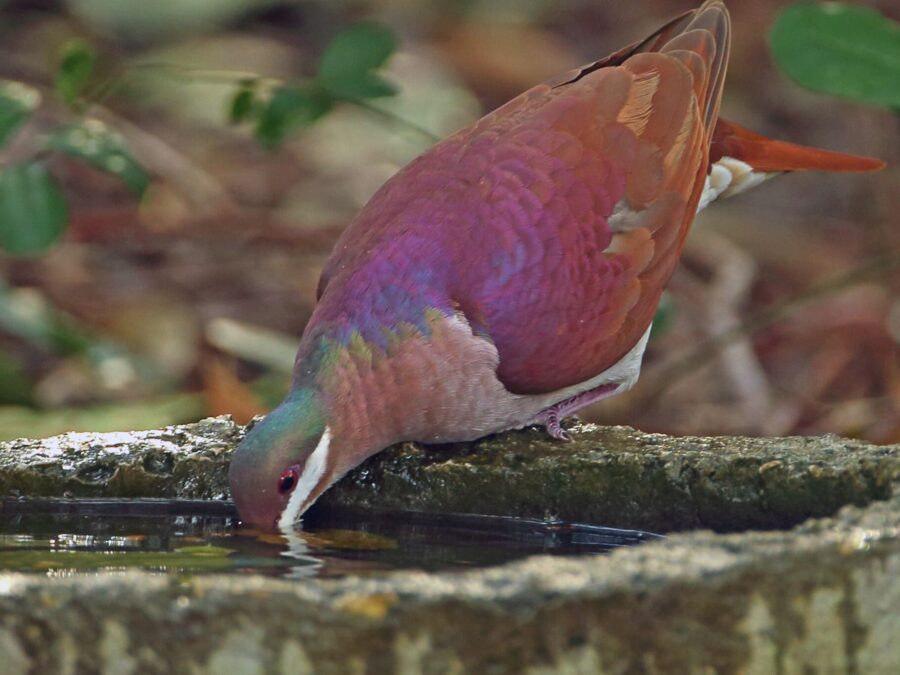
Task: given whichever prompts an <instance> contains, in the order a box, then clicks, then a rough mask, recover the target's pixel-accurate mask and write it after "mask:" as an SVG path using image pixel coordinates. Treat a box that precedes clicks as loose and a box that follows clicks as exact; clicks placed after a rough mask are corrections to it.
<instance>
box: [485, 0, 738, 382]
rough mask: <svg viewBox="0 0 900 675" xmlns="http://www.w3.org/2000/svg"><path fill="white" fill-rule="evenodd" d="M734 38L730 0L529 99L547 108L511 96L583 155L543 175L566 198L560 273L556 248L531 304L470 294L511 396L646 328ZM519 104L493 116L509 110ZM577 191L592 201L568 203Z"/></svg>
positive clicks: (529, 294) (609, 357)
mask: <svg viewBox="0 0 900 675" xmlns="http://www.w3.org/2000/svg"><path fill="white" fill-rule="evenodd" d="M729 36H730V22H729V17H728V13H727V11H726V9H725V7H724V5H723V4H722V3H721V2H717V1H713V2H707V3H705V4H704V5H703V6H702V7H701V8H699V9H698V10H696V11H694V12H690V13H688V14H686V15H684V16H682V17H679V18H678V19H676V20H675V21H673V22H671V23H669V24H667V26H665V27H663V28H662V29H660V31H658V32H657V33H654V35H652V36H651V37H650V38H648V39H647V40H644V41H642V42H640V43H636V44H635V45H633V46H631V47H629V48H626V49H625V50H622V51H621V52H618V53H617V54H615V55H613V56H612V57H609V58H608V59H605V60H604V61H601V62H598V64H592V65H590V66H587V67H586V68H583V69H582V70H580V71H578V72H577V73H575V74H574V75H573V76H571V77H569V78H568V79H565V80H564V82H563V83H562V84H558V85H555V86H554V88H553V89H552V91H551V92H550V93H546V92H544V93H541V94H538V93H535V94H533V97H534V98H536V99H538V98H540V96H544V97H547V96H555V97H557V98H556V99H555V100H553V101H550V102H549V103H548V102H546V101H543V100H542V101H540V103H539V104H537V105H540V106H543V107H542V108H541V109H538V110H536V111H535V110H534V109H531V110H529V106H528V105H527V103H523V102H519V103H518V105H520V106H522V107H523V108H524V109H523V114H529V113H530V114H534V115H535V116H536V117H537V118H538V119H544V120H545V121H546V120H552V124H550V129H548V130H547V131H545V134H546V136H552V135H553V133H557V134H562V135H564V136H565V137H567V138H573V137H574V138H576V139H577V141H578V145H579V146H580V147H579V148H578V150H577V151H576V150H575V149H573V147H572V146H571V144H569V145H564V147H565V148H566V150H565V152H567V153H569V154H571V155H574V154H575V153H576V152H578V153H580V154H579V160H578V162H577V163H572V162H570V165H571V166H572V168H571V170H570V171H569V172H568V173H567V172H565V171H561V170H560V171H556V172H552V173H551V175H553V176H554V181H555V185H553V186H552V188H553V189H554V190H556V191H557V192H560V193H566V192H568V194H569V197H568V199H569V200H570V203H569V204H568V205H567V206H560V207H559V208H568V210H569V215H570V218H571V220H570V222H568V223H562V224H561V225H560V226H559V230H558V236H559V239H560V240H561V241H562V242H563V244H562V246H563V250H562V251H560V252H559V253H558V259H557V265H556V267H555V268H553V267H550V266H549V265H548V258H551V257H552V253H555V251H549V250H548V251H545V256H544V259H543V260H542V261H540V263H539V264H543V265H545V268H544V270H543V271H542V273H541V274H538V275H536V276H538V277H540V279H541V283H542V284H543V286H542V287H534V286H533V285H532V284H526V286H527V288H526V289H525V293H524V295H525V296H526V297H525V298H523V297H522V296H523V293H522V292H521V291H520V292H519V293H517V294H513V293H510V294H508V295H507V297H501V298H496V297H482V298H478V300H479V301H480V302H479V303H477V304H478V309H479V310H480V311H482V313H485V314H486V316H485V317H484V323H485V325H486V327H487V332H488V333H489V334H490V336H491V337H492V339H493V340H494V342H495V344H496V345H497V347H498V350H499V352H500V367H499V370H498V374H499V376H500V379H501V380H502V381H503V383H504V384H505V385H506V386H507V388H508V389H510V390H511V391H514V392H518V393H543V392H549V391H555V390H557V389H560V388H563V387H566V386H570V385H573V384H577V383H579V382H583V381H585V380H587V379H590V378H591V377H593V376H595V375H597V374H599V373H601V372H602V371H603V370H605V369H606V368H608V367H610V366H612V365H613V364H614V363H615V362H616V361H618V360H619V359H620V358H621V357H622V356H623V355H624V354H625V353H626V352H628V351H629V349H630V348H631V347H632V346H633V345H634V344H635V343H636V342H637V340H639V339H640V337H641V336H642V335H643V333H644V331H645V330H646V329H647V327H648V326H649V324H650V322H651V321H652V318H653V315H654V313H655V311H656V307H657V305H658V302H659V297H660V294H661V292H662V290H663V287H664V286H665V284H666V282H667V281H668V279H669V277H670V276H671V274H672V272H673V271H674V268H675V266H676V264H677V261H678V258H679V256H680V253H681V249H682V246H683V243H684V239H685V237H686V235H687V232H688V228H689V226H690V223H691V221H692V220H693V217H694V215H695V213H696V208H697V203H698V200H699V197H700V193H701V191H702V188H703V183H704V179H705V176H706V173H707V169H708V157H709V145H710V140H711V134H712V129H713V128H714V127H715V124H716V120H717V118H718V110H719V101H720V99H721V93H722V86H723V82H724V78H725V69H726V64H727V62H728V53H729V40H730V38H729ZM614 64H617V65H614ZM515 105H517V102H516V101H513V102H512V103H511V104H510V106H511V107H510V109H509V110H507V111H505V112H504V110H503V109H501V110H500V111H498V114H500V115H509V116H513V117H514V116H516V114H517V113H516V109H515V107H514V106H515ZM561 109H562V110H563V112H559V110H561ZM546 136H545V138H546ZM534 145H535V146H536V147H537V148H541V147H542V143H541V141H536V142H535V143H534ZM545 147H546V146H545ZM513 152H514V151H513V150H512V149H511V150H510V153H513ZM530 152H531V154H532V156H533V154H534V153H533V148H532V151H530ZM554 152H555V153H556V154H560V152H561V151H554V150H552V149H551V150H550V153H549V154H551V155H552V154H554ZM535 161H536V160H535ZM592 182H593V185H591V183H592ZM584 185H587V189H586V190H583V191H585V192H587V193H591V191H593V193H594V198H593V201H592V202H591V204H589V205H586V203H578V202H577V200H575V202H574V203H572V201H573V200H572V197H571V195H572V194H577V193H579V190H580V189H582V188H583V186H584ZM548 189H550V188H548ZM598 193H600V196H599V197H598V196H597V194H598ZM604 196H605V197H606V198H607V201H605V202H604V199H603V197H604ZM611 196H615V203H613V204H610V203H609V198H610V197H611ZM547 206H548V208H550V209H551V210H552V209H553V208H555V207H556V204H555V203H554V201H553V200H550V201H548V202H547ZM547 241H549V240H547ZM573 257H574V258H575V259H576V262H575V264H572V258H573ZM535 298H536V299H537V302H531V303H529V301H530V300H534V299H535ZM514 299H519V302H515V301H513V302H512V303H510V300H514ZM502 303H507V305H506V307H505V308H504V309H498V307H499V306H501V305H502ZM485 309H486V310H487V311H486V312H485V311H484V310H485ZM492 310H493V311H492Z"/></svg>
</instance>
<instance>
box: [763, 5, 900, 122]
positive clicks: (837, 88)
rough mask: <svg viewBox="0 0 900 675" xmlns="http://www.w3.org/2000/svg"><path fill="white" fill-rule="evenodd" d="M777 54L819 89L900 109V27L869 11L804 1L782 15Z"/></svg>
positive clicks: (775, 35)
mask: <svg viewBox="0 0 900 675" xmlns="http://www.w3.org/2000/svg"><path fill="white" fill-rule="evenodd" d="M770 38H771V45H772V52H773V54H774V56H775V60H776V62H777V63H778V65H779V67H781V69H782V70H784V72H786V73H787V74H788V75H789V76H790V77H791V78H793V79H794V80H796V81H797V82H798V83H799V84H801V85H803V86H805V87H807V88H809V89H812V90H814V91H819V92H824V93H828V94H833V95H835V96H842V97H845V98H850V99H853V100H856V101H861V102H863V103H869V104H872V105H883V106H888V107H892V108H895V109H900V25H898V24H897V23H896V22H894V21H891V20H890V19H888V18H887V17H884V16H882V15H881V14H879V13H878V12H877V11H875V10H873V9H869V8H867V7H860V6H855V5H846V4H843V3H839V2H825V3H800V4H796V5H792V6H790V7H788V8H787V9H785V10H784V11H782V12H781V14H779V16H778V18H777V20H776V22H775V26H774V27H773V29H772V33H771V36H770Z"/></svg>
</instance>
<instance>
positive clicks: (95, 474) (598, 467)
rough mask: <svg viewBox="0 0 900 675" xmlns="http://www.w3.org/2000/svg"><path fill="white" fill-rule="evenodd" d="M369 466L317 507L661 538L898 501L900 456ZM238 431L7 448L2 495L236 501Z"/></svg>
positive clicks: (189, 430)
mask: <svg viewBox="0 0 900 675" xmlns="http://www.w3.org/2000/svg"><path fill="white" fill-rule="evenodd" d="M573 435H574V437H575V439H576V440H575V441H574V442H573V443H559V442H556V441H553V440H551V439H549V438H548V437H547V435H546V434H544V433H543V432H541V431H533V430H532V431H523V432H515V433H508V434H502V435H499V436H495V437H493V438H490V439H487V440H484V441H481V442H478V443H473V444H460V445H454V446H443V447H429V448H423V447H421V446H416V445H413V444H404V445H401V446H398V447H395V448H391V449H389V450H387V451H385V452H383V453H381V454H380V455H377V456H376V457H374V458H372V459H371V460H369V461H368V462H366V463H365V464H364V465H363V466H361V467H359V469H357V470H356V471H354V472H353V473H351V474H350V475H348V476H347V477H346V478H345V479H344V480H343V481H341V483H339V484H338V485H337V486H335V488H333V489H332V490H331V491H329V492H328V493H326V495H325V497H324V498H323V500H322V503H323V504H325V505H327V504H337V505H343V506H361V507H365V508H393V509H414V510H420V511H433V512H438V511H439V512H478V513H487V514H496V515H514V516H528V517H538V518H540V517H544V516H545V515H553V516H556V517H559V518H563V519H567V520H579V521H590V522H600V523H603V524H605V525H610V526H621V527H634V528H641V529H646V530H655V531H660V532H663V531H674V530H685V529H693V528H700V527H703V528H710V529H714V530H717V531H738V530H745V529H772V528H786V527H790V526H793V525H795V524H797V523H800V522H802V521H803V520H805V519H807V518H809V517H819V516H826V515H830V514H833V513H834V512H835V511H837V509H839V508H840V507H842V506H844V505H845V504H857V505H863V504H867V503H868V502H870V501H871V500H873V499H885V498H887V497H888V496H889V495H890V494H891V484H892V482H893V481H894V480H896V479H897V478H898V477H900V448H898V447H897V446H883V447H879V446H872V445H868V444H865V443H861V442H857V441H850V440H846V439H841V438H838V437H833V436H826V437H820V438H777V439H752V438H732V437H720V438H671V437H667V436H663V435H659V434H644V433H641V432H638V431H635V430H633V429H629V428H626V427H596V426H592V425H584V426H581V427H579V428H577V429H575V430H573ZM242 436H243V429H242V428H241V427H239V426H237V425H235V424H234V423H232V422H231V421H230V420H228V419H227V418H217V419H208V420H204V421H202V422H198V423H196V424H189V425H184V426H177V427H171V428H169V429H165V430H162V431H148V432H135V433H130V434H67V435H64V436H58V437H55V438H51V439H44V440H36V441H27V440H20V441H12V442H7V443H0V494H6V495H9V494H20V495H27V496H56V497H59V496H63V495H64V494H66V495H69V496H74V497H183V498H224V497H226V496H227V492H228V485H227V480H226V470H225V469H226V465H227V462H228V456H229V453H230V451H231V450H232V449H233V447H234V446H235V444H236V443H237V442H238V441H239V440H240V439H241V438H242Z"/></svg>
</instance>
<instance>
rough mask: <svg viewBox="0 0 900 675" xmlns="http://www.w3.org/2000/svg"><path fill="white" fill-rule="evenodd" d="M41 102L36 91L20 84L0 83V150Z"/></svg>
mask: <svg viewBox="0 0 900 675" xmlns="http://www.w3.org/2000/svg"><path fill="white" fill-rule="evenodd" d="M40 102H41V95H40V94H39V93H38V91H37V90H36V89H32V88H31V87H29V86H26V85H24V84H22V83H21V82H11V81H0V148H2V147H3V145H4V144H5V143H6V141H8V140H9V139H10V138H12V136H13V134H15V132H16V131H18V130H19V127H20V126H22V124H23V123H24V122H25V120H27V119H28V116H29V115H31V113H32V111H34V109H35V108H37V107H38V105H39V104H40Z"/></svg>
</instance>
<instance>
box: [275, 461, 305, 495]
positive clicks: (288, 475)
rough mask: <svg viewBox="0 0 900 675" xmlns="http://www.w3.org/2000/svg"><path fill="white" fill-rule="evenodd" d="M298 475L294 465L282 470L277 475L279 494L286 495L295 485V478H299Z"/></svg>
mask: <svg viewBox="0 0 900 675" xmlns="http://www.w3.org/2000/svg"><path fill="white" fill-rule="evenodd" d="M299 476H300V474H299V473H298V472H297V469H295V468H294V467H291V468H290V469H285V470H284V471H282V472H281V475H280V476H279V477H278V491H279V492H280V493H281V494H283V495H286V494H287V493H288V492H290V491H291V490H293V489H294V488H295V487H296V486H297V478H299Z"/></svg>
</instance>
